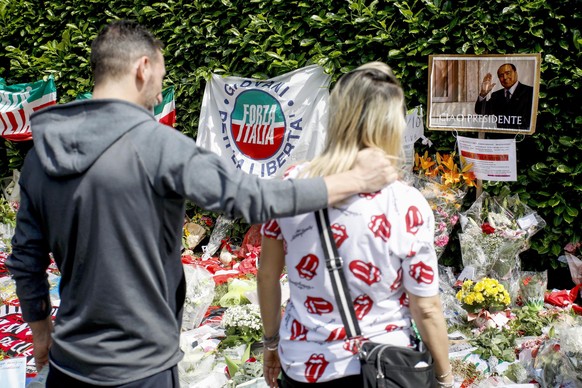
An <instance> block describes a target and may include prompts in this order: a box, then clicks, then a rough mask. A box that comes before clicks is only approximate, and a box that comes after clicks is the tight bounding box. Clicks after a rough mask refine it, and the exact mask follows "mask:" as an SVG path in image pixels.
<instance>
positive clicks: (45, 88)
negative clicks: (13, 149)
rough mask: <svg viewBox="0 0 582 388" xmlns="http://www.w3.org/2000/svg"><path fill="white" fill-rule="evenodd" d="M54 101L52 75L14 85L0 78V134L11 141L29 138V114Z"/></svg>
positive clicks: (54, 89)
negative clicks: (43, 78)
mask: <svg viewBox="0 0 582 388" xmlns="http://www.w3.org/2000/svg"><path fill="white" fill-rule="evenodd" d="M56 103H57V88H56V85H55V81H54V79H53V77H52V76H49V77H47V79H46V80H40V81H36V82H33V83H23V84H14V85H8V84H6V81H5V80H4V79H3V78H0V129H1V130H2V132H0V136H2V137H4V138H5V139H8V140H12V141H24V140H31V139H32V132H31V131H30V114H31V113H32V112H35V111H37V110H39V109H42V108H44V107H46V106H49V105H54V104H56Z"/></svg>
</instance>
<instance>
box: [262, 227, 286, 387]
mask: <svg viewBox="0 0 582 388" xmlns="http://www.w3.org/2000/svg"><path fill="white" fill-rule="evenodd" d="M284 266H285V252H284V250H283V240H275V239H272V238H266V237H263V241H262V246H261V257H260V259H259V270H258V273H257V290H258V295H259V305H260V307H261V318H262V320H263V332H264V336H265V338H269V339H271V338H272V339H273V340H272V341H266V343H265V348H264V350H263V356H264V360H263V372H264V375H265V381H266V382H267V384H268V385H269V386H270V387H277V386H278V385H277V377H279V373H280V372H281V363H280V361H279V354H278V352H277V346H276V345H277V343H278V341H276V340H275V338H278V336H279V325H280V323H281V283H279V279H280V277H281V273H282V272H283V267H284Z"/></svg>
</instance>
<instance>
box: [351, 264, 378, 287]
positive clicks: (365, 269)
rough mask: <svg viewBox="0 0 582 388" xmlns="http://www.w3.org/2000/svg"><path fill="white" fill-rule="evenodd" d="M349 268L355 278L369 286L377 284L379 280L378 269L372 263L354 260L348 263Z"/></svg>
mask: <svg viewBox="0 0 582 388" xmlns="http://www.w3.org/2000/svg"><path fill="white" fill-rule="evenodd" d="M349 268H350V271H352V273H353V274H354V276H355V277H356V278H358V279H360V280H361V281H363V282H364V283H366V284H367V285H369V286H371V285H372V284H374V283H378V282H379V281H380V279H381V272H380V269H379V268H378V267H376V266H375V265H374V264H372V263H366V262H363V261H362V260H354V261H352V262H351V263H350V265H349Z"/></svg>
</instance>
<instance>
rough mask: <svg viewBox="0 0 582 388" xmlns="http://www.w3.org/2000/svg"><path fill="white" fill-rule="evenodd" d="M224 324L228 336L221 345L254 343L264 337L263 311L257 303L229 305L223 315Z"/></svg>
mask: <svg viewBox="0 0 582 388" xmlns="http://www.w3.org/2000/svg"><path fill="white" fill-rule="evenodd" d="M222 326H223V327H224V329H225V332H226V338H225V339H224V340H222V342H221V344H220V346H221V347H226V346H234V345H238V344H253V343H255V342H259V341H261V340H262V338H263V324H262V321H261V312H260V309H259V306H258V305H256V304H243V305H238V306H233V307H229V308H228V309H227V310H226V311H225V312H224V315H223V316H222Z"/></svg>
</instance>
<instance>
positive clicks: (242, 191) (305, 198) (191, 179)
mask: <svg viewBox="0 0 582 388" xmlns="http://www.w3.org/2000/svg"><path fill="white" fill-rule="evenodd" d="M148 132H149V133H148ZM144 135H145V136H144ZM136 147H137V148H138V152H140V155H141V156H142V159H143V160H144V164H145V165H146V169H147V170H148V171H149V173H150V174H151V176H150V178H151V179H152V182H153V184H154V187H155V188H156V190H157V191H158V192H159V193H161V194H162V195H172V192H173V193H176V194H178V195H179V196H183V197H185V198H188V199H190V200H192V201H193V202H195V203H196V204H197V205H198V206H201V207H203V208H205V209H208V210H212V211H220V212H222V213H224V214H225V215H226V216H227V217H229V218H235V217H243V218H244V219H245V220H246V221H247V222H249V223H252V224H254V223H261V222H264V221H266V220H269V219H271V218H276V217H286V216H291V215H296V214H300V213H307V212H312V211H315V210H317V209H321V208H323V207H326V206H327V187H326V185H325V182H324V181H323V179H322V178H311V179H295V180H280V179H271V180H266V179H260V178H258V177H256V176H254V175H250V174H246V173H244V172H242V171H240V170H238V169H236V168H235V167H234V166H233V165H232V163H230V161H228V160H225V159H224V158H221V157H219V156H218V155H216V154H214V153H213V152H210V151H207V150H204V149H201V148H199V147H198V146H197V145H196V143H195V142H194V141H193V140H192V139H191V138H189V137H187V136H184V135H183V134H181V133H180V132H178V131H176V130H174V129H172V128H169V127H164V126H160V125H157V126H156V127H155V128H153V129H151V130H150V131H143V132H141V133H140V136H139V138H137V139H136ZM152 149H157V151H156V152H153V153H152V152H151V150H152Z"/></svg>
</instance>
